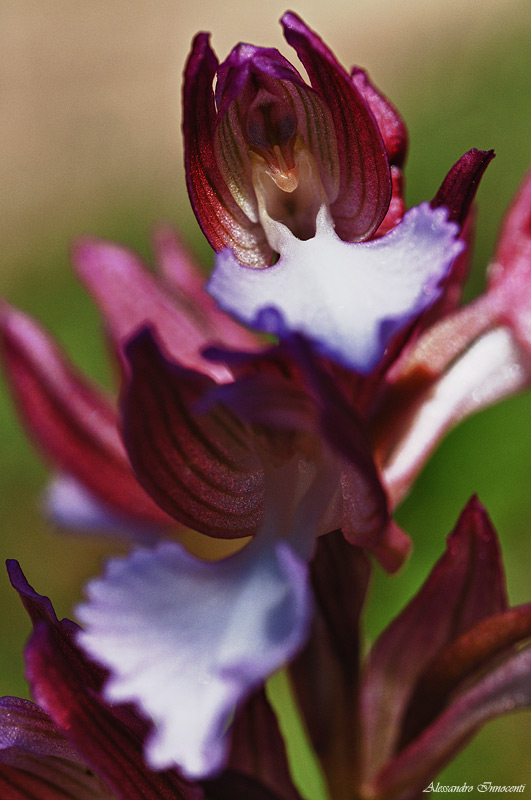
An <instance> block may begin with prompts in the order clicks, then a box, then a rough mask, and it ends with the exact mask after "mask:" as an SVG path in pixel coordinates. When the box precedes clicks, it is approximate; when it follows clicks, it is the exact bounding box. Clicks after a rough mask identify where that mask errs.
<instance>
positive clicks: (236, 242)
mask: <svg viewBox="0 0 531 800" xmlns="http://www.w3.org/2000/svg"><path fill="white" fill-rule="evenodd" d="M217 68H218V61H217V58H216V56H215V55H214V52H213V51H212V49H211V47H210V45H209V42H208V35H207V34H205V33H200V34H198V35H197V36H196V38H195V40H194V42H193V45H192V52H191V54H190V57H189V59H188V63H187V65H186V69H185V77H184V89H183V106H184V109H183V133H184V149H185V167H186V180H187V186H188V193H189V195H190V200H191V202H192V206H193V209H194V211H195V214H196V216H197V219H198V221H199V224H200V225H201V228H202V230H203V233H204V234H205V236H206V237H207V239H208V240H209V242H210V244H211V245H212V247H213V248H214V250H222V249H223V248H225V247H230V248H232V249H233V251H234V253H235V254H236V256H237V258H239V259H240V261H241V262H242V263H243V264H248V265H249V266H254V267H259V266H265V265H267V264H269V263H270V260H271V255H272V252H271V248H270V247H269V245H268V243H267V241H266V239H265V235H264V232H263V230H262V228H261V226H260V225H259V224H257V223H256V222H252V221H251V220H250V219H249V217H248V216H247V215H246V214H245V213H244V212H243V211H242V209H241V208H240V207H239V206H238V204H237V203H236V201H235V200H234V198H233V196H232V194H231V192H230V190H229V187H228V186H227V183H226V182H225V179H224V178H223V176H222V174H221V172H220V170H219V167H218V164H217V161H216V155H215V152H214V129H215V123H216V113H217V112H216V107H215V102H214V92H213V89H212V83H213V80H214V77H215V75H216V71H217Z"/></svg>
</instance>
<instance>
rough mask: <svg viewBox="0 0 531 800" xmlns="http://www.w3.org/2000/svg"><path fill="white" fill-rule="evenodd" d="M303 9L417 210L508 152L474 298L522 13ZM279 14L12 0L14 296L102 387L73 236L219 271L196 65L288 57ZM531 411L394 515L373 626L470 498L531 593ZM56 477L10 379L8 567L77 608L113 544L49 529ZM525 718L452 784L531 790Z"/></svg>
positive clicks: (525, 73)
mask: <svg viewBox="0 0 531 800" xmlns="http://www.w3.org/2000/svg"><path fill="white" fill-rule="evenodd" d="M292 8H293V10H294V11H296V12H297V13H299V14H300V15H301V16H303V17H304V19H305V20H306V22H307V23H308V24H309V25H310V26H311V27H313V28H314V29H315V30H317V31H318V32H319V33H320V35H321V36H322V37H323V38H324V40H325V41H326V42H327V43H328V44H329V45H330V46H331V47H332V49H333V50H334V51H335V53H336V54H337V55H338V57H339V59H340V60H341V61H342V62H343V64H344V65H345V66H347V67H349V66H350V65H351V64H354V63H357V64H359V65H361V66H364V67H365V68H367V69H368V71H369V73H370V75H371V77H372V78H373V79H374V80H375V82H376V83H377V85H378V86H379V87H380V88H381V89H382V90H383V91H385V93H386V94H387V95H388V96H389V97H390V98H391V99H392V100H393V102H394V103H395V104H396V105H397V107H398V108H399V109H400V111H401V112H402V113H403V115H404V117H405V119H406V122H407V123H408V126H409V129H410V134H411V150H410V156H409V160H408V167H407V195H408V200H409V203H410V205H413V204H415V203H417V202H420V201H421V200H423V199H430V198H431V197H432V196H433V194H434V193H435V191H436V189H437V188H438V185H439V184H440V182H441V180H442V178H443V177H444V174H445V172H446V171H447V169H448V168H449V167H450V166H451V164H452V163H453V162H454V161H455V160H457V158H458V157H459V156H460V155H461V154H462V153H463V152H464V151H466V150H468V149H469V148H470V147H474V146H475V147H479V148H490V147H494V148H495V149H496V152H497V158H496V159H495V161H494V162H493V164H492V165H491V166H490V167H489V169H488V171H487V174H486V176H485V178H484V180H483V183H482V186H481V189H480V192H479V211H480V213H479V219H478V231H477V246H476V253H477V255H476V258H475V262H474V263H475V267H474V272H473V275H472V279H471V288H470V290H469V293H470V294H473V293H475V292H477V291H479V290H480V289H481V286H482V284H483V279H484V278H483V276H484V269H485V265H486V263H487V261H488V258H489V254H490V253H491V252H492V247H493V244H494V241H495V238H496V230H497V227H498V225H499V223H500V219H501V216H502V214H503V212H504V209H505V208H506V206H507V204H508V202H509V200H510V198H511V196H512V194H513V193H514V191H515V190H516V188H517V186H518V183H519V181H520V180H521V177H522V175H523V173H524V171H525V170H526V169H527V167H528V165H529V164H530V163H531V136H530V130H531V85H530V83H531V77H530V69H529V66H530V52H531V35H530V21H531V20H530V16H531V12H530V10H529V4H528V1H527V0H476V1H475V2H463V1H462V0H400V1H399V2H398V1H395V0H372V1H371V0H357V2H356V1H354V2H348V3H347V2H344V1H343V0H341V2H338V1H337V0H336V1H334V0H327V1H326V2H321V3H318V2H316V0H300V2H298V3H297V4H296V5H293V6H292ZM285 10H286V7H285V6H284V4H283V3H278V2H276V1H275V2H270V3H268V4H267V3H264V2H258V0H248V2H246V3H243V2H242V1H241V0H228V2H225V3H224V4H223V5H222V4H221V3H213V2H212V1H211V0H196V2H193V3H190V2H187V3H183V2H182V1H179V0H174V2H170V0H151V1H148V0H75V1H72V0H0V92H1V102H0V209H1V213H0V240H1V253H2V256H1V261H0V295H4V296H7V297H8V299H9V300H10V301H11V302H13V303H14V304H16V305H19V306H21V307H22V308H24V309H26V310H28V311H30V312H31V313H33V314H34V315H35V316H37V317H38V318H39V319H41V320H42V321H43V322H44V323H45V324H46V325H47V327H48V328H49V329H50V330H52V331H53V333H54V334H55V335H56V336H57V337H58V338H59V340H60V341H61V342H62V343H63V345H64V346H65V347H66V348H67V350H68V351H69V353H70V354H71V355H72V357H73V358H74V360H75V361H76V362H77V363H78V364H80V366H81V367H82V368H83V369H85V370H86V371H87V372H89V373H90V374H92V375H93V376H94V377H95V378H96V379H98V380H100V381H102V382H103V383H105V384H109V383H110V381H111V376H110V373H109V369H108V366H107V363H106V359H105V349H104V346H103V344H102V341H101V337H100V328H99V320H98V317H97V314H96V312H95V310H94V309H93V308H92V306H91V304H90V301H89V300H88V298H87V297H86V295H85V294H84V292H83V291H82V289H81V288H80V287H79V286H78V284H77V283H76V281H75V279H74V278H73V277H72V275H71V273H70V270H69V265H68V247H69V243H70V241H71V239H72V237H74V236H76V235H79V234H82V233H87V232H89V233H93V234H96V235H99V236H104V237H107V238H111V239H116V240H118V241H121V242H123V243H125V244H128V245H129V246H131V247H134V248H136V249H138V250H139V251H140V252H141V253H142V254H144V255H145V256H146V257H148V258H149V233H150V229H151V227H152V225H153V223H154V222H155V221H157V220H159V219H161V218H162V219H166V220H170V221H172V222H175V223H176V224H178V225H179V227H180V228H181V230H182V231H183V233H184V235H185V237H186V238H188V240H189V241H190V242H191V244H192V245H193V246H194V247H195V248H196V250H197V252H198V254H199V257H200V259H201V260H202V261H203V263H205V264H209V263H210V262H211V253H210V251H209V248H208V246H207V245H206V244H205V242H204V240H203V239H202V237H201V235H200V234H199V232H198V229H197V226H196V223H195V220H194V218H193V215H192V213H191V211H190V210H189V207H188V202H187V198H186V192H185V187H184V176H183V170H182V143H181V133H180V114H181V108H180V103H181V100H180V92H181V74H182V69H183V65H184V62H185V59H186V56H187V53H188V50H189V46H190V42H191V39H192V37H193V36H194V35H195V33H196V32H197V31H198V30H210V31H212V34H213V36H212V44H213V47H214V48H215V50H216V52H217V53H218V56H219V57H220V59H222V58H224V57H225V56H226V55H227V53H228V51H229V50H230V48H231V47H232V46H233V45H234V44H236V43H237V42H238V41H240V40H243V41H250V42H253V43H255V44H262V45H267V46H276V47H279V48H280V49H281V50H282V51H283V52H284V53H285V54H286V55H288V57H290V54H291V53H292V51H291V49H290V48H289V47H287V46H285V45H284V44H283V40H282V35H281V30H280V27H279V26H278V23H277V20H278V19H279V17H280V16H281V14H282V13H283V12H284V11H285ZM294 63H295V64H296V65H297V66H298V61H297V59H296V57H295V58H294ZM530 412H531V402H530V398H529V397H519V398H514V399H513V400H511V401H509V402H507V403H505V404H503V405H502V406H500V407H498V408H495V409H492V410H489V411H487V412H484V413H483V414H481V415H479V416H478V417H477V418H475V419H473V420H470V421H468V422H466V423H465V424H464V425H461V426H460V427H459V428H458V429H457V430H456V431H455V432H454V433H452V434H451V436H450V437H449V438H448V440H447V441H446V442H445V443H444V445H443V446H442V447H441V448H440V450H439V452H438V453H437V454H436V456H435V457H434V458H433V459H432V461H431V462H430V464H429V465H428V468H427V469H426V470H425V472H424V473H423V475H422V477H421V479H420V480H419V482H418V485H417V487H416V489H415V490H414V492H413V493H412V495H411V496H410V498H409V499H408V500H407V501H406V503H405V504H404V506H403V508H402V509H401V511H400V522H401V524H402V525H403V526H404V527H405V528H406V529H407V530H409V531H410V533H411V534H412V536H413V538H414V541H415V548H416V549H415V553H414V555H413V558H412V560H411V563H410V565H409V566H408V568H407V569H406V570H405V571H404V572H403V573H402V574H401V575H400V576H398V577H396V578H392V579H389V578H387V577H385V576H381V575H378V576H377V579H376V583H375V587H374V591H373V601H372V603H371V606H370V608H369V614H368V620H369V626H370V629H371V630H372V631H373V632H374V631H377V630H379V629H381V627H382V626H383V624H384V623H385V621H386V620H387V619H389V618H390V616H391V614H393V613H396V611H397V610H398V609H399V608H400V606H401V605H402V604H403V603H404V602H405V601H406V600H407V599H408V598H409V597H410V596H411V594H412V592H413V591H414V590H415V589H416V587H417V586H418V585H419V584H420V582H421V581H422V580H423V579H424V577H425V576H426V574H427V571H428V570H429V568H430V566H431V565H432V564H433V562H434V560H435V558H436V557H437V556H438V555H439V554H440V552H441V550H442V548H443V539H444V536H445V535H446V534H447V533H448V532H449V530H450V528H451V527H452V525H453V524H454V522H455V520H456V518H457V515H458V513H459V511H460V509H461V508H462V506H463V504H464V503H465V501H466V500H467V498H468V497H469V495H470V494H471V493H472V492H473V491H478V492H479V495H480V499H481V500H482V501H483V502H484V503H485V505H486V506H487V507H488V509H489V511H490V513H491V515H492V518H493V520H494V522H495V524H496V526H497V527H498V530H499V532H500V536H501V539H502V544H503V546H504V550H505V555H506V561H507V570H508V574H509V585H510V593H511V598H512V600H513V602H515V603H517V602H524V601H525V600H529V599H531V598H530V592H529V584H530V581H529V567H528V565H529V563H530V560H531V559H530V555H531V540H530V536H529V534H530V530H529V528H530V526H529V519H530V517H531V500H530V493H529V474H531V463H530V451H531V426H529V415H530ZM46 474H47V472H46V469H45V467H44V465H43V464H42V462H41V460H40V458H39V457H38V456H37V455H36V454H35V452H34V450H33V448H32V447H31V445H30V444H29V443H28V442H27V440H26V438H25V436H24V434H23V433H22V431H21V430H20V427H19V424H18V421H17V419H16V415H15V414H14V412H13V409H12V407H11V404H10V401H9V398H8V396H7V392H6V390H5V387H4V385H3V383H2V381H1V380H0V514H1V525H0V551H1V556H2V561H3V560H4V559H5V558H7V557H15V558H19V559H20V560H21V563H22V566H23V567H24V568H25V570H26V572H27V574H28V577H29V579H30V582H32V583H33V584H34V585H35V587H36V588H37V589H38V590H39V591H42V592H45V593H47V594H49V595H50V596H51V597H52V599H53V601H54V603H55V605H56V608H57V610H58V613H59V614H60V615H67V614H68V615H70V613H71V608H72V604H73V602H74V601H75V599H76V598H77V597H79V594H80V590H81V586H82V583H83V581H84V580H85V578H86V577H87V576H90V575H93V574H95V573H96V572H97V571H98V570H99V565H100V562H101V559H102V557H103V556H104V555H105V554H106V553H109V552H111V551H112V552H116V550H117V547H116V545H114V544H109V543H105V542H104V541H102V540H101V539H97V538H90V539H83V538H79V537H75V536H72V537H70V536H68V537H65V536H64V535H58V534H57V532H55V531H54V530H53V529H52V527H51V525H49V524H48V523H46V522H45V521H43V519H42V517H41V515H40V512H39V496H40V493H41V492H42V488H43V486H44V485H45V482H46ZM0 603H1V609H0V611H1V615H0V694H4V693H9V694H23V693H25V691H26V689H25V685H24V681H23V677H22V657H21V652H22V647H23V643H24V640H25V638H26V636H27V634H28V630H29V626H28V623H27V621H26V619H25V616H24V614H23V612H22V610H21V609H20V604H19V602H18V600H17V598H16V597H15V596H14V594H13V592H12V590H11V589H10V588H9V587H8V585H7V581H6V580H5V578H4V577H3V576H2V575H0ZM530 719H531V717H530V716H528V717H525V716H524V715H521V716H518V717H514V718H507V719H504V720H501V721H500V722H498V723H495V724H493V725H491V726H490V727H488V728H487V729H486V730H485V731H484V732H483V733H482V734H481V735H480V737H478V740H477V741H476V742H475V743H474V744H473V746H472V747H471V748H469V750H468V752H467V754H466V755H465V756H464V757H461V758H460V759H459V760H458V761H457V762H456V763H455V764H454V765H453V766H452V768H451V769H450V770H449V772H448V779H447V782H457V781H461V782H462V781H463V780H467V781H468V782H469V783H471V782H480V781H484V780H493V781H494V782H498V783H499V782H506V783H511V782H512V783H519V782H525V781H526V779H527V781H528V783H529V785H531V772H530V766H529V765H530V762H531V759H530V758H529V755H530V753H531V723H530ZM308 797H309V800H319V798H320V795H318V794H315V793H314V794H309V795H308Z"/></svg>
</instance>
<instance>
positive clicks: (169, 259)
mask: <svg viewBox="0 0 531 800" xmlns="http://www.w3.org/2000/svg"><path fill="white" fill-rule="evenodd" d="M153 244H154V252H155V255H156V257H157V264H158V266H159V268H160V270H161V272H162V275H163V276H164V277H165V278H166V279H167V282H168V283H169V284H170V289H173V292H172V297H171V299H172V300H173V302H174V304H175V307H176V309H177V310H178V311H179V312H180V313H181V314H183V315H185V316H188V317H189V318H190V320H191V321H193V322H194V323H195V327H196V328H197V331H198V333H202V336H203V340H204V341H203V342H202V343H201V347H204V346H205V344H206V342H207V341H209V340H212V341H216V342H220V343H223V345H225V346H227V347H234V348H238V349H247V350H258V349H260V348H261V347H262V342H261V340H260V339H259V338H258V337H257V336H256V335H255V334H254V333H251V331H249V330H247V328H244V327H243V326H242V325H239V324H238V323H237V322H235V321H234V320H233V319H232V318H231V317H229V315H228V314H225V313H224V312H223V311H220V310H219V308H218V306H217V305H216V303H215V302H214V301H213V300H212V298H211V297H210V295H209V294H207V292H206V291H205V283H206V278H205V276H204V275H203V274H202V272H201V270H200V268H199V267H198V265H197V263H196V261H195V259H194V258H193V257H192V255H191V254H190V252H189V251H188V250H187V249H186V248H185V246H184V245H183V244H182V242H181V240H180V239H179V238H178V237H177V235H176V234H175V232H174V231H173V230H172V228H171V227H170V226H168V225H159V227H158V228H157V229H156V231H155V235H154V240H153ZM157 319H158V317H157ZM157 319H155V320H153V322H155V323H156V322H157ZM179 352H181V351H179ZM175 355H177V353H175ZM198 363H200V365H201V367H202V368H203V369H204V368H206V369H207V370H208V369H211V368H212V363H211V362H205V361H204V360H200V362H198ZM190 366H192V365H190ZM207 374H208V372H207Z"/></svg>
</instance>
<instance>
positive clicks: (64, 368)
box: [0, 304, 172, 530]
mask: <svg viewBox="0 0 531 800" xmlns="http://www.w3.org/2000/svg"><path fill="white" fill-rule="evenodd" d="M0 324H1V335H2V339H1V345H2V355H3V361H4V365H5V371H6V375H7V378H8V381H9V384H10V388H11V390H12V393H13V396H14V398H15V401H16V405H17V409H18V411H19V413H20V415H21V417H22V420H23V422H24V424H25V426H26V428H27V429H28V431H29V433H30V435H31V437H32V438H33V439H34V440H35V441H36V443H37V444H38V445H39V447H40V448H41V449H42V451H43V452H44V454H45V456H46V457H47V458H48V459H49V460H50V461H51V462H52V463H53V464H54V466H56V467H57V468H58V469H59V470H60V471H62V472H64V473H65V474H67V475H69V476H72V477H74V478H76V480H77V481H78V482H79V483H80V484H81V485H82V486H83V487H85V488H86V489H87V490H89V492H90V493H91V494H92V495H93V496H94V497H95V498H96V499H97V500H98V501H99V502H100V503H101V504H102V505H103V506H104V507H107V508H108V509H109V511H110V512H114V513H115V514H117V515H118V516H120V517H121V518H122V519H123V524H124V526H127V523H128V522H130V523H131V525H132V526H136V527H138V525H139V524H143V525H144V526H146V527H147V526H149V525H151V526H153V527H154V528H158V529H159V530H160V529H161V528H163V527H168V526H169V525H170V524H171V523H172V520H171V519H170V518H169V517H167V516H166V515H165V514H164V513H163V512H162V511H161V510H160V509H159V508H158V507H157V506H156V505H155V503H153V501H152V500H151V498H150V497H149V496H148V495H147V494H146V493H145V492H144V490H143V489H142V487H141V486H140V485H139V483H138V481H137V480H136V478H135V476H134V474H133V472H132V469H131V466H130V464H129V461H128V459H127V454H126V452H125V449H124V446H123V444H122V441H121V437H120V434H119V431H118V427H117V416H116V411H115V410H114V408H113V406H112V404H111V403H110V402H109V401H108V400H107V398H106V397H105V396H104V395H103V393H102V392H101V391H100V390H98V389H97V388H96V387H95V386H94V385H93V384H91V383H89V381H88V380H87V379H86V378H84V377H83V376H81V375H80V374H79V373H78V372H77V370H75V368H74V367H73V366H72V365H71V364H70V363H69V362H68V361H67V359H66V357H65V355H64V354H63V353H62V352H61V351H60V349H59V348H58V346H57V345H56V344H55V342H54V341H53V340H52V339H51V337H50V336H48V334H47V333H46V332H45V331H44V330H43V329H42V328H40V327H39V326H38V325H37V323H36V322H35V321H34V320H32V319H31V317H29V316H27V315H26V314H23V313H22V312H21V311H18V310H17V309H14V308H11V307H9V306H7V305H6V304H5V305H4V306H3V307H2V309H1V317H0Z"/></svg>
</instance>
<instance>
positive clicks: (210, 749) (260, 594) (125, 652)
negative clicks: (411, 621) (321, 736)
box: [79, 539, 310, 778]
mask: <svg viewBox="0 0 531 800" xmlns="http://www.w3.org/2000/svg"><path fill="white" fill-rule="evenodd" d="M88 597H89V600H88V602H87V603H86V604H85V605H83V606H81V608H80V609H79V617H80V619H81V620H82V622H83V623H84V625H85V627H86V630H85V631H84V632H82V633H81V634H80V636H79V642H80V644H81V646H82V647H83V648H84V649H85V650H86V651H87V652H88V653H89V654H90V655H91V656H92V657H93V658H95V659H96V660H97V661H99V662H100V663H102V664H104V665H105V666H107V667H108V668H109V669H110V670H111V673H112V677H111V678H110V680H109V681H108V683H107V685H106V687H105V694H106V696H107V698H108V699H109V700H111V701H115V702H124V701H125V702H128V701H132V702H135V703H136V704H137V705H138V707H139V708H140V709H141V710H142V711H143V712H144V713H145V714H146V715H148V716H149V717H151V718H152V719H153V722H154V723H155V727H154V730H153V733H152V735H151V737H150V739H149V740H148V742H147V752H146V756H147V760H148V762H149V764H150V765H151V766H152V767H154V768H155V769H164V768H168V767H172V766H174V765H176V764H177V765H179V767H180V768H181V769H182V770H183V772H184V773H185V774H186V775H187V776H188V777H190V778H202V777H206V776H209V775H212V774H215V773H216V772H217V771H219V770H220V769H221V768H222V766H223V763H224V760H225V758H226V755H227V747H228V739H227V728H228V726H229V723H230V720H231V716H232V714H233V712H234V708H235V706H236V703H237V702H238V701H240V700H242V699H243V698H244V697H245V696H247V694H248V693H249V692H250V691H252V689H253V688H255V687H256V686H257V685H259V684H261V683H262V682H263V681H264V680H265V678H266V677H268V676H269V675H270V674H271V672H273V671H274V670H275V669H277V668H278V667H279V666H280V665H281V664H282V663H284V661H285V660H287V659H288V658H290V657H291V656H293V654H294V652H295V651H296V650H297V649H298V647H300V646H301V644H302V642H303V641H304V638H305V636H306V633H307V621H308V617H309V608H310V599H309V589H308V585H307V567H306V564H305V563H304V562H302V561H300V560H299V559H298V558H297V556H295V555H294V553H293V551H292V550H291V548H290V547H289V546H288V545H287V544H285V543H283V542H278V541H273V542H271V541H268V542H266V543H265V544H263V543H262V542H261V541H258V539H255V540H253V542H251V544H250V545H249V546H247V547H245V548H244V549H243V550H241V551H240V552H239V553H237V554H236V555H234V556H230V557H229V558H226V559H224V560H223V561H221V562H203V561H200V560H199V559H196V558H195V557H193V556H191V555H190V554H189V553H187V552H186V551H185V550H184V549H183V548H182V547H181V546H180V545H178V544H176V543H173V542H166V543H164V544H161V545H159V547H157V548H156V549H154V550H136V551H134V552H133V553H132V554H131V555H130V556H129V557H127V558H125V559H115V560H112V561H110V562H109V564H108V568H107V572H106V574H105V575H104V577H103V578H101V579H99V580H96V581H93V582H92V583H90V584H89V586H88Z"/></svg>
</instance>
